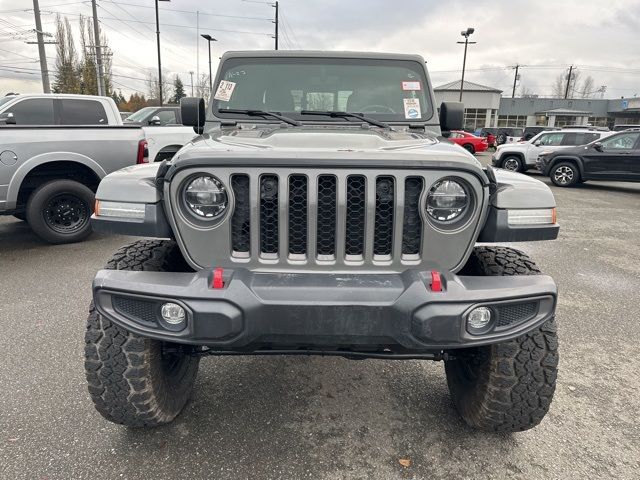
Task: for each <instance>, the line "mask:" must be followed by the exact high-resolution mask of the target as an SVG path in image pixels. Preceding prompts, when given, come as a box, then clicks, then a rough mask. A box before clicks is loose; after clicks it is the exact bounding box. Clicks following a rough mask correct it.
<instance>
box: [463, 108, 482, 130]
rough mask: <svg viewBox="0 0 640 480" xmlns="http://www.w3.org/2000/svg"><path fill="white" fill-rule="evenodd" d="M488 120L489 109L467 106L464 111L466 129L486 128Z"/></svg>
mask: <svg viewBox="0 0 640 480" xmlns="http://www.w3.org/2000/svg"><path fill="white" fill-rule="evenodd" d="M486 120H487V110H486V109H485V108H467V109H465V111H464V128H465V130H476V129H478V128H484V126H485V125H486V123H485V122H486Z"/></svg>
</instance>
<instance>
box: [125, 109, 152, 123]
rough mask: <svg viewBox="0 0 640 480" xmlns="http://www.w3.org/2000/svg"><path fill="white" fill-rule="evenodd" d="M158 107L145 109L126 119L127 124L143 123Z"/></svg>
mask: <svg viewBox="0 0 640 480" xmlns="http://www.w3.org/2000/svg"><path fill="white" fill-rule="evenodd" d="M155 109H156V107H144V108H141V109H140V110H138V111H137V112H136V113H134V114H132V115H129V116H128V117H127V118H125V119H124V121H125V122H142V121H143V120H144V119H146V118H147V116H148V115H149V114H150V113H151V112H153V111H154V110H155Z"/></svg>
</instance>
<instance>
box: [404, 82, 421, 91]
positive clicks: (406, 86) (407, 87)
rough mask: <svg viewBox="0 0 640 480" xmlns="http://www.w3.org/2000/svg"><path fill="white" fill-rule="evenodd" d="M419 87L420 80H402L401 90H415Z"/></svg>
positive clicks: (419, 88)
mask: <svg viewBox="0 0 640 480" xmlns="http://www.w3.org/2000/svg"><path fill="white" fill-rule="evenodd" d="M421 89H422V87H421V86H420V82H402V90H409V91H416V90H421Z"/></svg>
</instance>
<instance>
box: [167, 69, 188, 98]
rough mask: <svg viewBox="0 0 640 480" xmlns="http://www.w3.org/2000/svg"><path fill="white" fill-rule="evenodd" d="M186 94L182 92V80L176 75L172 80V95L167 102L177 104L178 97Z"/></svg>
mask: <svg viewBox="0 0 640 480" xmlns="http://www.w3.org/2000/svg"><path fill="white" fill-rule="evenodd" d="M186 96H187V94H186V93H184V84H183V83H182V80H180V77H179V76H178V75H176V77H175V79H174V80H173V97H171V100H169V103H175V104H178V103H180V99H181V98H184V97H186Z"/></svg>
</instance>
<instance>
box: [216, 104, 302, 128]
mask: <svg viewBox="0 0 640 480" xmlns="http://www.w3.org/2000/svg"><path fill="white" fill-rule="evenodd" d="M220 112H221V113H222V112H225V113H243V114H245V115H249V116H250V117H273V118H277V119H278V120H280V121H282V122H285V123H288V124H289V125H295V126H296V127H299V126H300V125H302V124H301V123H300V122H298V121H297V120H294V119H293V118H289V117H285V116H284V115H280V114H279V113H276V112H267V111H266V110H249V109H247V110H245V109H242V108H224V109H221V110H220Z"/></svg>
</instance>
